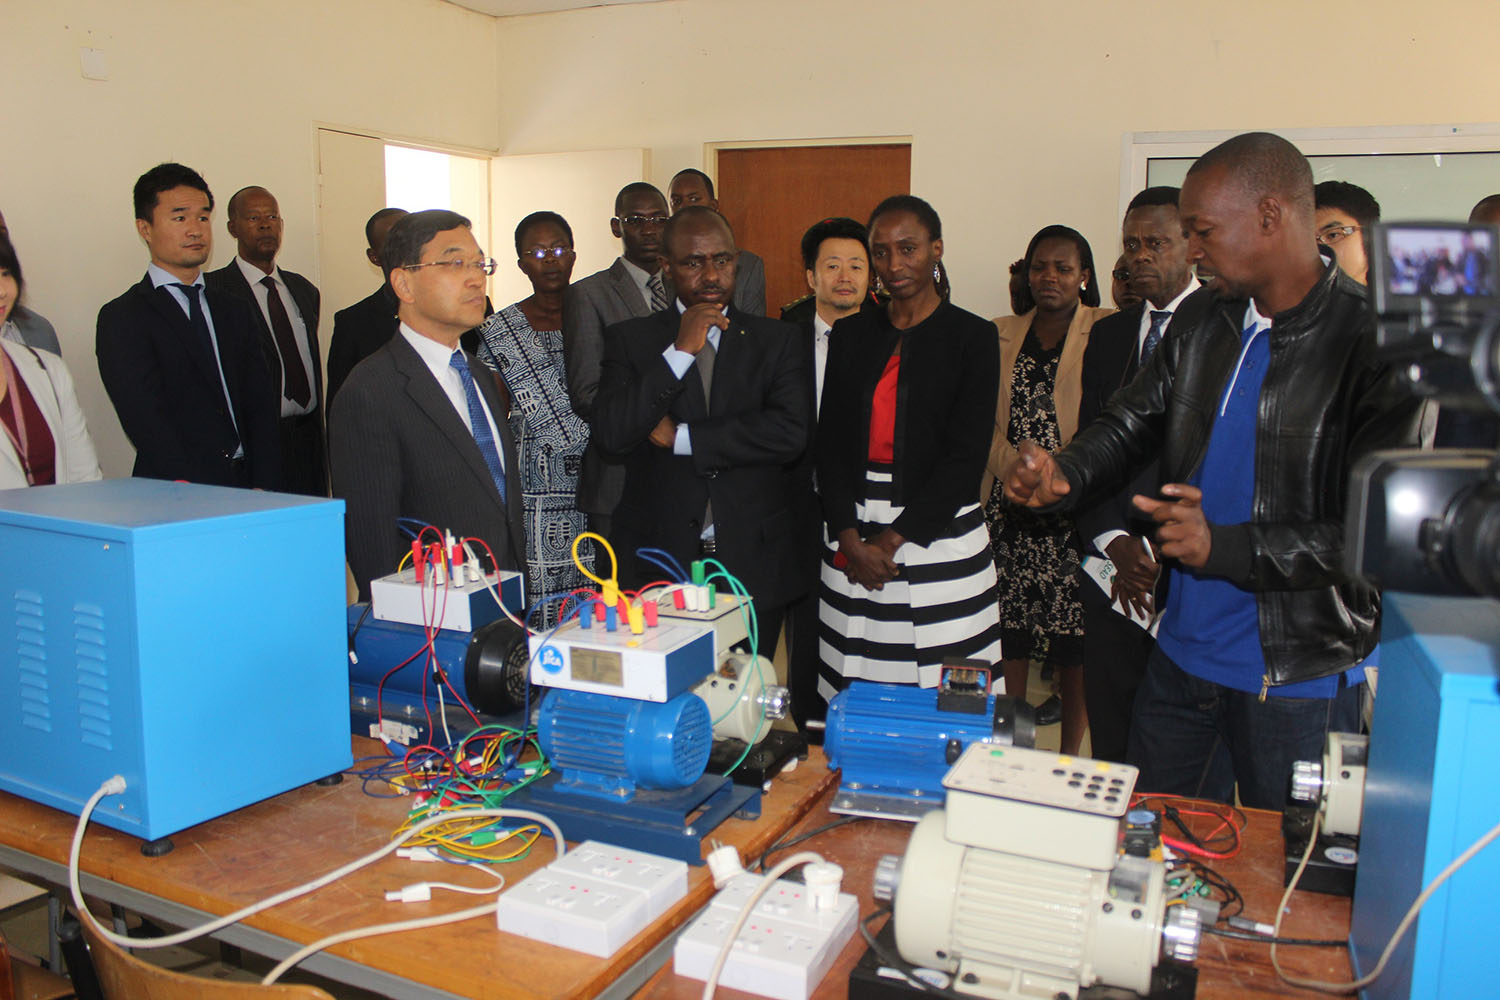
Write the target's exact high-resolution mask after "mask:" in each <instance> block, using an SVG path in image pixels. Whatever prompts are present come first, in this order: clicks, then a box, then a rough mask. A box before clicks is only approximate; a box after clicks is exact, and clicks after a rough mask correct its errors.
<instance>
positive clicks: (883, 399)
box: [869, 351, 901, 462]
mask: <svg viewBox="0 0 1500 1000" xmlns="http://www.w3.org/2000/svg"><path fill="white" fill-rule="evenodd" d="M900 378H901V352H900V351H892V352H891V359H890V360H889V361H887V362H886V363H885V371H883V372H881V374H880V381H879V382H877V383H875V396H874V398H872V399H871V400H870V455H869V458H870V461H872V462H894V461H895V460H896V383H897V382H898V381H899V380H900Z"/></svg>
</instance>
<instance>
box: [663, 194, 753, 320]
mask: <svg viewBox="0 0 1500 1000" xmlns="http://www.w3.org/2000/svg"><path fill="white" fill-rule="evenodd" d="M668 194H669V195H670V196H671V202H672V213H673V214H674V215H675V214H676V213H677V212H679V211H681V210H682V209H683V208H685V207H686V206H688V205H702V206H704V207H705V208H711V209H713V210H714V211H715V212H717V211H718V210H719V199H718V198H717V197H716V196H715V195H714V182H713V181H711V180H709V179H708V175H707V174H705V173H704V172H703V171H701V170H696V169H694V168H693V167H688V168H687V169H686V170H679V171H677V175H676V176H675V177H673V178H672V185H671V187H670V188H668ZM737 256H738V263H737V266H736V268H735V276H734V307H735V308H736V309H738V310H739V311H740V312H743V313H749V314H750V315H751V316H764V315H765V314H766V262H765V261H763V260H761V259H760V258H759V257H757V256H756V255H755V254H753V253H751V252H750V251H749V250H740V251H738V253H737Z"/></svg>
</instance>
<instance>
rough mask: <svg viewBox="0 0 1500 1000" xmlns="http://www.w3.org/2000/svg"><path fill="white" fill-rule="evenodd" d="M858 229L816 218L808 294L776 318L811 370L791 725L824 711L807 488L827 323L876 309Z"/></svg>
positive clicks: (844, 221)
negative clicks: (798, 342)
mask: <svg viewBox="0 0 1500 1000" xmlns="http://www.w3.org/2000/svg"><path fill="white" fill-rule="evenodd" d="M868 239H869V237H868V234H867V233H866V232H865V227H864V225H863V224H861V223H859V222H856V221H855V220H854V219H849V218H833V219H823V220H821V221H820V222H816V223H814V224H813V225H812V228H810V229H808V231H807V232H806V233H804V234H803V236H802V264H803V266H804V267H805V268H806V271H807V274H806V277H807V287H808V288H810V289H811V290H812V291H811V294H810V295H808V296H807V298H806V299H805V300H804V301H803V302H800V303H796V304H793V305H792V306H790V307H789V308H787V309H783V310H782V311H781V318H782V319H783V320H786V321H788V322H794V323H796V324H797V328H798V329H799V330H800V331H801V334H802V340H803V343H804V344H805V345H806V347H807V350H808V351H810V352H811V355H812V364H813V377H812V383H813V431H812V433H811V434H809V436H808V445H807V454H806V455H805V456H804V457H803V460H802V461H801V462H799V463H797V472H798V483H797V488H798V490H799V491H800V492H801V494H802V497H803V498H804V499H803V500H802V501H801V502H799V505H798V506H799V508H800V509H801V511H802V518H801V522H802V523H801V526H800V527H799V529H798V530H799V532H800V533H801V535H802V538H801V540H800V541H799V542H798V546H797V548H798V556H799V557H800V558H801V559H802V560H803V565H804V570H803V571H804V572H805V573H806V574H807V580H808V586H809V588H810V589H809V591H808V593H807V594H805V595H804V596H802V597H799V598H798V599H797V600H795V601H793V602H792V604H791V606H790V607H788V608H787V612H786V615H787V617H786V635H787V679H788V684H787V686H788V687H789V688H790V689H791V692H792V717H793V718H794V719H795V720H796V721H797V724H798V725H803V724H805V723H806V722H807V720H808V719H809V718H813V719H821V718H823V717H824V715H826V714H827V706H826V705H825V704H824V702H823V699H822V698H820V697H819V696H818V574H819V572H820V567H821V566H822V555H823V505H822V503H821V502H820V501H819V500H818V498H817V494H816V492H815V484H814V482H813V474H812V467H813V449H814V447H815V445H816V438H817V432H816V431H817V418H818V414H819V412H821V409H822V400H823V373H824V371H825V370H826V368H827V365H828V334H829V332H830V330H831V329H832V328H833V324H835V323H837V322H838V321H839V320H841V319H843V318H844V317H846V316H853V315H854V314H855V313H857V312H859V311H860V310H861V309H863V308H870V309H875V308H877V306H876V305H875V303H874V300H873V299H871V298H870V295H869V291H870V251H869V248H868V247H867V246H866V243H867V242H868Z"/></svg>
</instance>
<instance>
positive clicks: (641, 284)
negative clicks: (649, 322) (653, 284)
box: [620, 257, 666, 309]
mask: <svg viewBox="0 0 1500 1000" xmlns="http://www.w3.org/2000/svg"><path fill="white" fill-rule="evenodd" d="M620 263H622V264H624V265H625V272H626V273H627V274H629V275H630V280H631V281H634V282H635V287H636V288H639V289H640V290H641V300H642V301H644V302H645V303H646V308H647V309H650V308H651V289H649V288H647V287H646V282H648V281H650V280H651V275H650V274H648V273H646V271H645V270H644V269H642V268H640V267H637V266H636V265H634V264H632V263H631V262H630V261H628V260H626V259H625V258H624V257H621V258H620ZM657 273H658V274H660V273H661V272H660V271H658V272H657ZM662 281H666V277H665V276H663V277H662ZM662 287H663V288H666V285H662Z"/></svg>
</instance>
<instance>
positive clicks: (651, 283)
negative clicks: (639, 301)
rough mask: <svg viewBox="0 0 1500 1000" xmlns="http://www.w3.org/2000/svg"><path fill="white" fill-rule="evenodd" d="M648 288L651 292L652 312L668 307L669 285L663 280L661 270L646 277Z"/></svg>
mask: <svg viewBox="0 0 1500 1000" xmlns="http://www.w3.org/2000/svg"><path fill="white" fill-rule="evenodd" d="M646 290H647V291H649V292H650V293H651V311H652V312H661V311H662V310H663V309H665V308H667V304H668V303H667V286H666V285H665V284H664V283H663V282H662V280H661V271H660V270H658V271H657V272H656V273H655V274H653V275H651V277H649V278H647V279H646Z"/></svg>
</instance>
